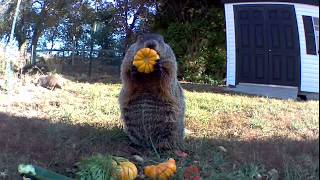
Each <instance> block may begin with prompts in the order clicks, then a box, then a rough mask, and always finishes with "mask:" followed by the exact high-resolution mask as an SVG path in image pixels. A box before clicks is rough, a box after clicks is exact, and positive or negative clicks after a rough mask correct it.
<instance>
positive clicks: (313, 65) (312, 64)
mask: <svg viewBox="0 0 320 180" xmlns="http://www.w3.org/2000/svg"><path fill="white" fill-rule="evenodd" d="M294 7H295V9H296V15H297V23H298V29H299V37H300V53H301V91H305V92H316V93H319V54H318V55H309V54H307V50H306V40H305V34H304V26H303V20H302V16H303V15H306V16H313V17H319V7H316V6H311V5H304V4H295V5H294Z"/></svg>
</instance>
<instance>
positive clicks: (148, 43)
mask: <svg viewBox="0 0 320 180" xmlns="http://www.w3.org/2000/svg"><path fill="white" fill-rule="evenodd" d="M145 47H147V48H150V49H154V50H156V47H157V43H156V42H155V41H152V40H151V41H146V42H145Z"/></svg>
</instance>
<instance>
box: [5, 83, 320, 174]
mask: <svg viewBox="0 0 320 180" xmlns="http://www.w3.org/2000/svg"><path fill="white" fill-rule="evenodd" d="M185 87H188V88H186V89H188V90H185V94H186V104H187V110H186V128H187V129H188V130H190V133H189V134H188V135H187V136H186V146H185V152H186V153H187V154H188V156H187V157H186V158H182V157H178V156H176V154H175V153H173V152H167V153H165V154H160V157H158V156H157V155H156V154H155V153H154V152H152V151H150V152H149V151H144V152H142V151H141V150H137V149H135V148H133V147H130V146H129V140H128V138H127V137H126V135H125V134H124V132H123V131H122V122H121V120H120V118H119V117H120V113H119V105H118V99H117V98H118V95H119V91H120V84H117V83H112V84H111V83H91V84H90V83H76V82H73V81H68V82H67V84H66V85H65V86H64V87H63V89H58V90H55V91H49V90H46V89H44V88H40V87H30V89H28V88H27V87H25V88H21V89H19V90H17V92H16V95H15V97H12V98H11V99H10V101H11V102H12V103H11V105H8V104H7V102H8V101H7V100H5V97H4V95H1V90H0V179H19V176H18V174H17V172H16V170H17V166H18V164H19V163H32V164H35V165H39V166H41V167H45V168H49V169H51V170H54V171H56V172H59V173H62V174H65V175H68V176H70V177H72V176H73V175H74V173H75V171H76V167H75V163H76V162H78V161H79V160H80V159H81V158H82V157H86V156H90V155H93V154H96V153H110V154H113V155H118V156H124V157H126V158H129V159H131V160H132V161H134V162H135V163H136V164H137V165H138V166H139V169H140V172H141V168H142V167H143V166H144V165H146V164H152V162H155V161H158V162H159V161H162V160H164V159H166V158H168V157H173V158H175V159H176V160H177V165H178V167H179V168H178V173H177V174H176V176H175V177H174V178H173V179H183V178H182V173H183V170H184V168H186V167H187V166H188V165H197V166H199V167H200V168H201V176H202V178H203V179H208V180H213V179H259V178H260V179H266V178H267V177H269V178H270V176H274V177H275V176H276V174H277V173H273V175H271V174H272V173H271V172H278V174H279V176H280V179H288V180H289V179H290V180H294V179H301V180H302V179H319V102H318V101H308V102H298V101H293V100H276V99H267V98H261V97H252V96H245V95H239V94H231V93H228V92H224V91H222V90H219V88H208V89H207V90H205V91H203V88H201V87H200V88H199V86H198V85H185ZM193 90H194V91H193ZM21 97H24V98H21ZM133 155H140V156H141V157H143V158H144V160H145V161H144V162H142V163H141V162H137V161H135V160H134V159H133V157H132V156H133ZM272 169H274V170H272Z"/></svg>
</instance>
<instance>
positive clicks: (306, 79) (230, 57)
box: [224, 2, 319, 93]
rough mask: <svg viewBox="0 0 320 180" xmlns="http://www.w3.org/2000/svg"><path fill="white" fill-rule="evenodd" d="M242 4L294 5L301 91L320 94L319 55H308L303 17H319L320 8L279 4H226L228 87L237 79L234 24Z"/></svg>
mask: <svg viewBox="0 0 320 180" xmlns="http://www.w3.org/2000/svg"><path fill="white" fill-rule="evenodd" d="M241 4H290V5H294V7H295V10H296V16H297V23H298V30H299V41H300V52H301V91H306V92H317V93H319V55H317V56H316V55H307V54H306V43H305V35H304V26H303V21H302V15H307V16H313V17H319V7H317V6H311V5H304V4H296V3H281V2H279V3H277V2H256V3H252V2H250V3H231V4H225V5H224V7H225V19H226V34H227V35H226V37H227V85H235V77H236V43H235V24H234V12H233V6H234V5H241Z"/></svg>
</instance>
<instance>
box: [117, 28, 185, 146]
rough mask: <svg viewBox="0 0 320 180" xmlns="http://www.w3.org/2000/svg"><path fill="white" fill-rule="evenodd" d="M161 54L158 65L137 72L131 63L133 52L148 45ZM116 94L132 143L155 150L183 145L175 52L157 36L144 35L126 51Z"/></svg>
mask: <svg viewBox="0 0 320 180" xmlns="http://www.w3.org/2000/svg"><path fill="white" fill-rule="evenodd" d="M150 44H151V45H152V48H153V49H155V50H156V51H157V52H158V54H159V55H160V60H159V62H158V66H159V68H158V69H157V70H156V71H155V72H152V73H150V74H142V73H138V72H137V71H136V70H135V69H134V67H133V65H132V61H133V57H134V55H135V54H136V52H137V51H138V50H139V49H141V48H143V47H149V46H150ZM121 79H122V89H121V93H120V97H119V103H120V109H121V116H122V119H123V120H124V124H125V130H126V132H127V134H128V136H129V138H130V139H131V141H132V142H133V143H134V144H137V145H140V146H144V147H151V146H154V147H155V148H157V149H158V150H162V149H172V148H177V147H180V146H181V145H182V144H183V136H184V111H185V102H184V101H185V100H184V94H183V90H182V88H181V86H180V84H179V82H178V80H177V62H176V59H175V55H174V53H173V51H172V49H171V48H170V46H169V45H167V44H166V43H165V42H164V41H163V38H162V36H160V35H154V34H152V35H144V36H141V37H139V39H138V40H137V42H136V43H134V44H133V45H131V47H130V48H129V49H128V51H127V52H126V55H125V57H124V60H123V62H122V65H121Z"/></svg>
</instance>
